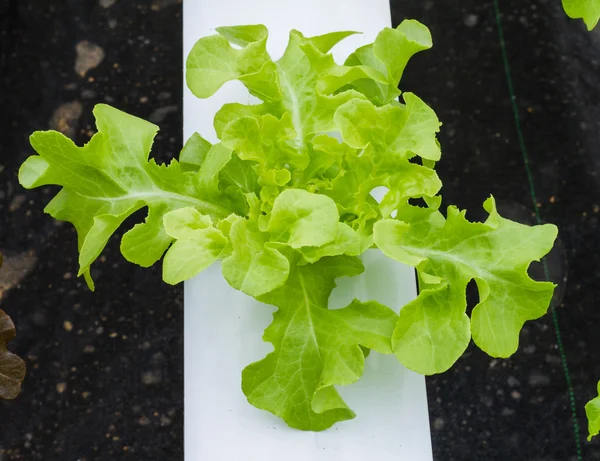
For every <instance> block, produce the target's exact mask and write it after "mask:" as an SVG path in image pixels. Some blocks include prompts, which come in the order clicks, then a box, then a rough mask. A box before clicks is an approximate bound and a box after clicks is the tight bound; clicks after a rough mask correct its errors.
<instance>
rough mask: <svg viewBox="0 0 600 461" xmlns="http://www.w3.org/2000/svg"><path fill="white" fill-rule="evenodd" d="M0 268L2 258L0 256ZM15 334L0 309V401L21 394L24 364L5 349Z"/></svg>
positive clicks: (8, 320)
mask: <svg viewBox="0 0 600 461" xmlns="http://www.w3.org/2000/svg"><path fill="white" fill-rule="evenodd" d="M1 266H2V256H1V255H0V267H1ZM16 334H17V332H16V329H15V325H14V323H13V322H12V320H11V318H10V317H9V316H8V315H7V314H6V312H4V311H3V310H2V309H0V399H7V400H12V399H15V398H17V396H18V395H19V393H20V392H21V383H22V382H23V380H24V379H25V362H23V360H22V359H21V358H20V357H19V356H17V355H15V354H13V353H12V352H10V351H9V350H8V348H7V347H6V346H7V343H8V342H9V341H10V340H12V339H14V337H15V336H16Z"/></svg>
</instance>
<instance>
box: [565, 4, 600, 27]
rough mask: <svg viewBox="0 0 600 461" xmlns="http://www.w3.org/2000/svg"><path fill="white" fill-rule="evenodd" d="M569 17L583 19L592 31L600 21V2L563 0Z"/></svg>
mask: <svg viewBox="0 0 600 461" xmlns="http://www.w3.org/2000/svg"><path fill="white" fill-rule="evenodd" d="M562 4H563V8H564V9H565V11H566V13H567V15H568V16H569V17H570V18H573V19H579V18H581V19H583V22H585V25H586V26H587V28H588V30H592V29H593V28H594V27H596V24H598V20H600V0H562Z"/></svg>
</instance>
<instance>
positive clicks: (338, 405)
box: [242, 256, 397, 431]
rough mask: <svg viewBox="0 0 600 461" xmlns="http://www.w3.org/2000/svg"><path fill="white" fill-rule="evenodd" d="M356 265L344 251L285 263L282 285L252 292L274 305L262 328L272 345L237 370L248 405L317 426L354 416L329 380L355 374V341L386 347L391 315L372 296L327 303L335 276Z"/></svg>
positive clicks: (294, 423) (360, 363)
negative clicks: (311, 261) (314, 259)
mask: <svg viewBox="0 0 600 461" xmlns="http://www.w3.org/2000/svg"><path fill="white" fill-rule="evenodd" d="M362 270H363V267H362V264H361V262H360V260H359V259H357V258H355V257H348V256H337V257H335V258H324V259H322V260H320V261H319V262H317V263H315V264H310V265H305V266H294V265H292V270H291V273H290V276H289V278H288V281H287V282H286V283H285V285H283V286H282V287H281V288H279V289H277V290H275V291H273V292H271V293H269V294H267V295H265V296H262V297H260V298H258V299H259V300H260V301H262V302H264V303H267V304H272V305H274V306H277V307H278V311H277V312H276V313H275V314H274V316H273V323H272V324H271V325H270V326H269V327H268V328H267V329H266V330H265V334H264V340H265V341H268V342H270V343H272V344H273V346H274V351H273V352H271V353H270V354H269V355H267V356H266V357H265V358H264V359H263V360H261V361H259V362H256V363H253V364H251V365H249V366H247V367H246V368H245V369H244V371H243V373H242V389H243V391H244V394H246V396H247V398H248V401H249V402H250V403H251V404H253V405H254V406H256V407H257V408H262V409H265V410H268V411H270V412H271V413H273V414H275V415H277V416H280V417H281V418H283V419H284V420H285V421H286V422H287V423H288V424H289V425H290V426H291V427H294V428H297V429H303V430H313V431H319V430H323V429H327V428H328V427H330V426H331V425H333V424H334V423H336V422H338V421H343V420H347V419H352V418H354V416H355V414H354V412H353V411H352V410H351V409H350V408H348V406H347V405H346V404H345V402H344V401H343V400H342V398H341V397H340V395H339V394H338V392H337V391H336V390H335V388H334V385H346V384H351V383H353V382H355V381H356V380H358V379H359V378H360V377H361V375H362V373H363V368H364V360H365V357H364V354H363V351H362V349H361V348H360V347H359V346H364V347H367V348H369V349H373V350H376V351H377V352H380V353H382V354H391V353H392V350H391V347H390V341H389V338H390V335H391V333H392V330H393V329H394V325H395V323H396V319H397V315H396V313H395V312H394V311H392V310H391V309H389V308H387V307H385V306H383V305H381V304H379V303H376V302H374V301H371V302H367V303H361V302H359V301H356V300H355V301H353V302H352V303H351V304H350V305H349V306H347V307H345V308H343V309H336V310H328V309H327V303H328V300H329V295H330V294H331V291H332V290H333V288H334V287H335V282H334V279H335V278H337V277H342V276H354V275H358V274H359V273H361V272H362Z"/></svg>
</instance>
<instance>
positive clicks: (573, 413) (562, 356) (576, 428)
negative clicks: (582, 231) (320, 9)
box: [493, 0, 583, 461]
mask: <svg viewBox="0 0 600 461" xmlns="http://www.w3.org/2000/svg"><path fill="white" fill-rule="evenodd" d="M493 1H494V12H495V16H496V25H497V26H498V38H499V39H500V50H501V52H502V60H503V62H504V71H505V73H506V83H507V85H508V92H509V94H510V103H511V106H512V112H513V115H514V117H515V125H516V130H517V139H518V142H519V148H520V149H521V153H522V155H523V162H524V164H525V171H526V173H527V181H528V183H529V192H530V194H531V201H532V203H533V209H534V212H535V219H536V221H537V223H538V224H542V223H543V221H542V216H541V214H540V210H539V207H538V201H537V197H536V193H535V184H534V182H533V175H532V174H531V164H530V162H529V155H528V154H527V149H526V147H525V139H524V137H523V130H522V128H521V120H520V118H519V110H518V108H517V98H516V95H515V90H514V86H513V81H512V74H511V71H510V65H509V63H508V57H507V53H506V43H505V41H504V31H503V29H502V19H501V17H500V7H499V6H498V0H493ZM542 266H543V268H544V275H545V278H546V280H547V281H549V280H550V271H549V270H548V263H547V262H546V258H544V259H542ZM550 312H551V314H552V323H553V325H554V331H555V333H556V344H557V346H558V350H559V354H560V361H561V363H562V368H563V371H564V374H565V380H566V382H567V393H568V397H569V406H570V407H571V418H572V420H573V433H574V436H575V449H576V451H577V460H578V461H583V457H582V454H581V437H580V432H579V423H578V421H577V406H576V403H575V392H574V391H573V383H572V381H571V375H570V373H569V365H568V363H567V355H566V353H565V348H564V344H563V340H562V334H561V332H560V326H559V323H558V313H557V312H556V306H555V305H551V306H550Z"/></svg>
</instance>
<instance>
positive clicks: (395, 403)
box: [183, 0, 432, 461]
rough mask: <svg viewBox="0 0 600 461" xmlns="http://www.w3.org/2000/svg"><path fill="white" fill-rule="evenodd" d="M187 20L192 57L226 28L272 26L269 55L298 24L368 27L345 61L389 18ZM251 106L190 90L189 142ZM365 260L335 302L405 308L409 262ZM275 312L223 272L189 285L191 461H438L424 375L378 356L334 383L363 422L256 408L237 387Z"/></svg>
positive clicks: (348, 13) (232, 15) (315, 30)
mask: <svg viewBox="0 0 600 461" xmlns="http://www.w3.org/2000/svg"><path fill="white" fill-rule="evenodd" d="M183 17H184V47H183V48H184V54H185V56H187V54H188V53H189V51H190V50H191V48H192V46H193V44H194V43H195V42H196V40H198V39H199V38H200V37H202V36H205V35H209V34H213V33H215V30H214V29H215V28H216V27H218V26H224V25H240V24H259V23H260V24H265V25H266V26H267V27H268V28H269V43H268V50H269V52H270V54H271V56H272V57H273V58H274V59H277V58H279V57H280V56H281V54H283V51H284V48H285V45H286V44H287V40H288V34H289V31H290V30H291V29H298V30H300V31H301V32H303V33H304V34H305V35H306V36H312V35H319V34H323V33H326V32H332V31H338V30H355V31H360V32H363V33H364V34H363V35H356V36H353V37H350V38H348V39H346V40H344V41H343V42H342V43H341V44H340V45H338V46H337V47H336V48H334V50H333V53H334V56H335V57H336V59H337V60H338V62H341V61H343V59H344V58H345V57H346V56H347V55H348V54H349V53H350V52H352V51H353V50H354V49H356V48H357V47H358V46H361V45H364V44H367V43H370V42H372V41H373V40H374V39H375V36H376V35H377V33H378V32H379V31H380V30H381V29H382V28H383V27H386V26H389V25H390V23H391V19H390V7H389V3H388V0H254V1H251V0H185V1H184V8H183ZM249 101H250V99H249V96H248V93H247V91H246V89H245V88H244V87H243V86H242V85H241V84H239V83H238V82H230V83H227V84H225V85H224V86H223V87H222V88H221V89H220V90H219V91H218V92H217V94H216V95H214V96H213V97H211V98H210V99H208V100H199V99H197V98H195V97H194V96H193V95H192V94H191V92H190V91H189V90H187V88H186V89H185V93H184V137H185V139H187V138H188V137H189V136H191V135H192V134H193V133H194V132H199V133H200V134H202V135H203V136H204V137H205V138H207V139H208V140H210V141H216V138H215V133H214V129H213V123H212V121H213V116H214V114H215V112H216V111H217V110H218V109H219V108H220V107H221V106H222V105H223V104H224V103H226V102H242V103H248V102H249ZM363 261H364V263H365V267H366V271H365V273H364V274H362V275H361V276H359V277H358V278H353V279H352V281H351V282H350V280H349V279H341V280H340V281H339V283H338V285H339V286H338V288H336V290H335V291H334V293H333V294H332V299H331V304H332V307H341V306H344V305H347V304H348V303H349V302H350V301H351V300H352V299H353V298H354V297H357V298H359V299H361V300H363V301H367V300H371V299H374V300H377V301H379V302H381V303H383V304H386V305H388V306H390V307H392V308H394V309H396V310H398V309H399V308H400V307H401V306H402V305H404V304H405V303H406V302H408V301H409V300H411V299H413V298H414V297H415V296H416V282H415V274H414V270H413V269H412V268H411V267H407V266H403V265H401V264H399V263H396V262H394V261H392V260H391V259H389V258H385V257H383V256H382V255H380V254H379V253H378V252H377V251H374V250H369V251H368V252H367V253H366V254H365V256H364V258H363ZM272 311H273V310H272V309H271V308H270V307H269V306H265V305H259V303H258V302H257V301H255V300H253V299H252V298H250V297H248V296H246V295H245V294H243V293H240V292H237V291H235V290H233V289H232V288H230V287H229V285H227V283H226V282H225V280H224V279H223V276H222V275H221V272H220V267H218V266H214V267H212V268H210V269H209V270H207V271H205V272H203V273H202V274H200V275H199V276H197V277H196V278H194V279H193V280H190V281H188V282H186V283H185V320H184V322H185V325H184V343H185V359H184V360H185V409H184V410H185V428H184V434H185V460H186V461H238V460H239V461H281V460H285V461H342V460H343V461H364V460H369V459H374V460H377V461H391V460H398V461H400V460H403V461H404V460H406V461H431V460H432V454H431V438H430V431H429V416H428V411H427V395H426V391H425V379H424V378H423V377H422V376H420V375H417V374H415V373H413V372H411V371H408V370H406V369H405V368H403V367H402V366H401V365H400V364H399V363H398V361H397V360H396V358H395V357H393V356H381V355H379V354H377V353H375V352H373V353H372V354H371V355H370V356H369V358H368V359H367V360H366V363H365V373H364V376H363V377H362V378H361V379H360V380H359V381H358V382H357V383H355V384H353V385H351V386H347V387H338V389H339V391H340V394H341V395H342V397H343V398H344V400H345V401H346V402H347V403H348V405H349V406H350V407H351V408H352V409H353V410H354V411H355V412H356V413H357V417H356V419H354V420H350V421H345V422H342V423H338V424H336V425H335V426H333V427H332V428H331V429H328V430H326V431H324V432H320V433H314V432H302V431H298V430H294V429H290V428H289V427H287V426H286V425H285V423H283V421H281V420H279V419H277V418H276V417H274V416H273V415H271V414H270V413H267V412H265V411H261V410H258V409H256V408H254V407H252V406H251V405H250V404H249V403H248V402H247V401H246V398H245V396H244V395H243V393H242V390H241V371H242V369H243V368H244V367H245V366H246V365H248V364H249V363H251V362H254V361H256V360H259V359H261V358H263V357H264V356H265V355H266V354H267V353H268V352H270V350H271V349H272V348H271V345H270V344H266V343H264V342H263V341H262V339H261V336H262V332H263V330H264V329H265V328H266V326H267V325H268V324H269V323H270V322H271V320H272Z"/></svg>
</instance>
